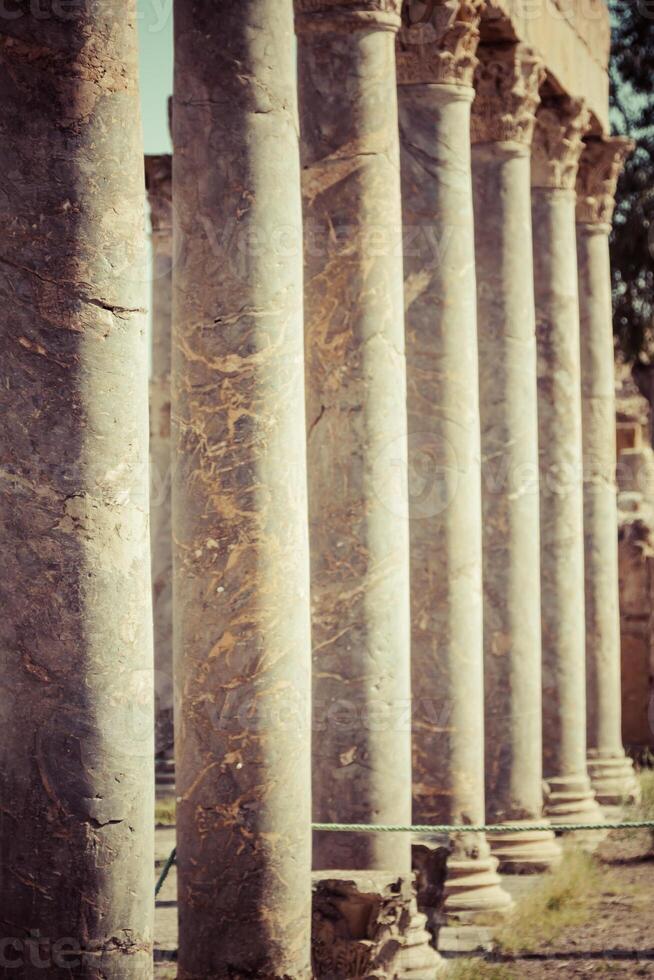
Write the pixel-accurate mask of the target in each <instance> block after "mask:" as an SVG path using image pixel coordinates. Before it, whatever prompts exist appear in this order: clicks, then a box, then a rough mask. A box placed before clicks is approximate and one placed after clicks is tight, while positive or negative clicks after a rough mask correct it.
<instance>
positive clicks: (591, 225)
mask: <svg viewBox="0 0 654 980" xmlns="http://www.w3.org/2000/svg"><path fill="white" fill-rule="evenodd" d="M632 147H633V144H632V143H631V142H630V141H629V140H627V139H623V138H620V137H615V138H612V139H588V140H586V143H585V149H584V152H583V154H582V157H581V164H580V168H579V176H578V180H577V255H578V263H579V301H580V311H581V384H582V430H583V447H584V537H585V550H586V670H587V697H588V767H589V771H590V776H591V780H592V784H593V787H594V789H595V792H596V793H597V799H598V801H599V802H600V803H601V804H602V805H603V806H608V807H615V806H619V805H620V804H621V803H622V802H623V801H625V800H629V799H633V798H634V797H635V796H636V795H637V791H638V788H637V783H636V780H635V777H634V773H633V767H632V764H631V761H630V760H629V759H628V758H627V757H626V756H625V753H624V749H623V747H622V733H621V702H620V618H619V608H618V537H617V536H618V519H617V505H616V484H615V467H616V454H615V388H614V384H615V381H614V356H613V329H612V314H611V269H610V261H609V233H610V231H611V219H612V216H613V208H614V197H613V196H614V194H615V188H616V184H617V180H618V175H619V173H620V170H621V168H622V165H623V163H624V160H625V159H626V157H627V156H628V155H629V153H630V152H631V150H632Z"/></svg>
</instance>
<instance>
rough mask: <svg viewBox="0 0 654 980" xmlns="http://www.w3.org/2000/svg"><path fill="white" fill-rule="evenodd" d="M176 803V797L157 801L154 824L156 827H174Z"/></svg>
mask: <svg viewBox="0 0 654 980" xmlns="http://www.w3.org/2000/svg"><path fill="white" fill-rule="evenodd" d="M176 809H177V806H176V803H175V797H174V796H167V797H164V798H162V799H160V800H156V801H155V804H154V823H155V826H156V827H174V826H175V814H176Z"/></svg>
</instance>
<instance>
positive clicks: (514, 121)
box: [471, 44, 545, 146]
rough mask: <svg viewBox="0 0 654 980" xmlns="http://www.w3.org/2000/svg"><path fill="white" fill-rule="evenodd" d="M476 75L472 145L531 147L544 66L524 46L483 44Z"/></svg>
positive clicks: (479, 52) (479, 53)
mask: <svg viewBox="0 0 654 980" xmlns="http://www.w3.org/2000/svg"><path fill="white" fill-rule="evenodd" d="M478 55H479V64H478V66H477V70H476V72H475V90H476V95H475V101H474V102H473V104H472V134H471V138H472V142H473V143H498V142H504V141H510V142H515V143H523V144H524V145H526V146H529V144H530V143H531V138H532V135H533V131H534V122H535V118H536V108H537V106H538V103H539V101H540V97H539V95H538V90H539V88H540V86H541V83H542V81H543V79H544V77H545V71H544V68H543V63H542V61H541V60H540V58H539V57H538V56H537V55H536V53H535V52H534V51H533V50H532V48H529V47H527V46H526V45H524V44H502V45H499V44H498V45H482V47H480V48H479V51H478Z"/></svg>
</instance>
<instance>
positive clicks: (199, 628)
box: [172, 0, 312, 980]
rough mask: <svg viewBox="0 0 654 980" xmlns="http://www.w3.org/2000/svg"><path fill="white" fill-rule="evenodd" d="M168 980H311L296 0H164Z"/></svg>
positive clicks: (307, 613) (307, 617)
mask: <svg viewBox="0 0 654 980" xmlns="http://www.w3.org/2000/svg"><path fill="white" fill-rule="evenodd" d="M173 145H174V161H175V166H174V174H173V197H174V200H175V202H176V203H175V209H174V239H175V253H176V262H175V271H174V283H173V355H172V357H173V364H172V371H173V382H172V387H173V409H172V412H173V453H174V466H173V542H174V544H173V548H174V604H175V623H174V654H175V685H176V692H177V693H176V698H178V699H179V701H178V703H176V706H175V707H176V713H175V717H176V722H178V724H177V726H176V732H175V754H176V755H175V758H176V780H177V799H178V802H177V835H178V838H177V839H178V843H177V864H178V880H179V885H178V894H179V928H180V938H179V963H178V969H179V973H178V976H179V978H180V980H214V978H215V980H218V978H221V980H222V978H225V977H227V976H234V977H236V976H239V977H245V976H248V977H254V976H260V977H264V976H265V977H266V978H270V980H274V978H278V980H281V978H284V980H288V978H292V980H298V978H302V980H305V978H309V977H310V976H311V975H312V974H311V968H310V925H311V894H310V889H311V878H310V870H311V863H310V862H311V856H310V852H311V828H310V824H311V811H310V781H311V765H310V761H311V760H310V745H311V739H310V731H309V721H308V715H309V708H310V659H311V645H310V610H309V563H308V527H307V499H306V461H305V421H304V379H303V367H304V351H303V329H302V326H303V317H302V223H301V198H300V167H299V146H298V135H297V108H296V76H295V55H294V41H293V5H292V0H242V2H241V3H238V4H237V3H220V4H217V3H215V0H176V3H175V93H174V108H173Z"/></svg>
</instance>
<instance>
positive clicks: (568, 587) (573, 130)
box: [531, 99, 602, 841]
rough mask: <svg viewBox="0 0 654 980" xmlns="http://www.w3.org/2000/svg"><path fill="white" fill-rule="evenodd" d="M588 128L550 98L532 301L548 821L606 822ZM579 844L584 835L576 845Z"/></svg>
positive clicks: (579, 113) (534, 176) (539, 160)
mask: <svg viewBox="0 0 654 980" xmlns="http://www.w3.org/2000/svg"><path fill="white" fill-rule="evenodd" d="M587 121H588V113H587V112H586V110H585V109H584V107H583V105H580V104H579V103H577V102H574V101H571V100H567V99H550V100H548V101H547V102H546V103H544V104H543V105H542V106H541V108H540V109H539V110H538V112H537V116H536V129H535V133H534V144H533V150H532V173H531V181H532V224H533V237H534V282H535V298H536V346H537V372H538V430H539V431H538V435H539V460H540V529H541V531H540V556H541V557H540V567H541V622H542V645H543V776H544V779H545V782H546V785H547V793H546V801H545V812H546V814H547V815H548V816H549V817H550V818H551V820H552V823H557V822H558V823H574V822H580V823H581V822H583V823H592V822H601V821H602V812H601V810H600V809H599V806H598V805H597V803H596V801H595V794H594V793H593V792H592V790H591V788H590V780H589V778H588V771H587V768H586V710H585V706H586V663H585V659H586V648H585V641H586V637H585V628H584V529H583V464H582V440H581V379H580V364H579V298H578V286H577V243H576V235H575V201H576V196H575V191H574V186H575V180H576V173H577V167H578V163H579V157H580V155H581V151H582V141H581V136H582V133H583V130H584V129H585V126H586V125H587ZM578 840H579V834H578V832H577V833H576V834H575V841H578Z"/></svg>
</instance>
